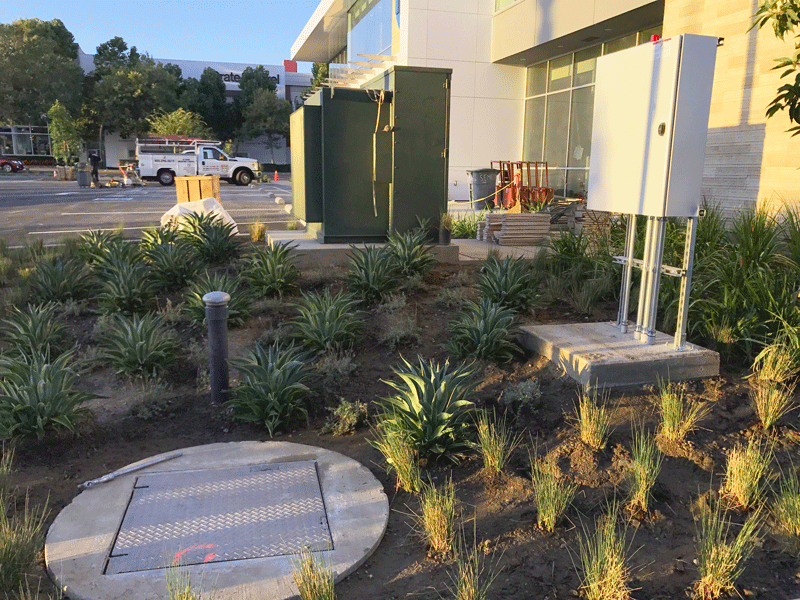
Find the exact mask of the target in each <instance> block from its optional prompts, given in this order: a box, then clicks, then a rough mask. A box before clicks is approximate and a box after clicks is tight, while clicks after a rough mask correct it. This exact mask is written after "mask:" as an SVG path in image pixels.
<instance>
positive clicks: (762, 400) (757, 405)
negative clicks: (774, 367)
mask: <svg viewBox="0 0 800 600" xmlns="http://www.w3.org/2000/svg"><path fill="white" fill-rule="evenodd" d="M794 387H795V386H794V384H790V385H785V384H782V383H779V382H777V381H758V380H756V381H754V382H753V383H752V388H751V389H750V403H751V404H752V406H753V410H754V411H755V413H756V415H758V420H759V421H761V426H762V427H763V428H764V430H765V431H769V430H771V429H772V427H773V426H774V425H775V424H776V423H777V422H778V421H779V420H780V419H781V417H783V416H784V415H785V414H786V413H788V412H790V411H791V410H792V409H793V408H794V400H793V396H794Z"/></svg>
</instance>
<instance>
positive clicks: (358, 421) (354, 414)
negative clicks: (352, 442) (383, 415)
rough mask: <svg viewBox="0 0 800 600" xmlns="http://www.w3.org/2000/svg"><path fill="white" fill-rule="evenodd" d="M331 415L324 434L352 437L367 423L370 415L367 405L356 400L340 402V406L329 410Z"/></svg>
mask: <svg viewBox="0 0 800 600" xmlns="http://www.w3.org/2000/svg"><path fill="white" fill-rule="evenodd" d="M328 410H329V411H330V412H331V414H330V415H329V416H328V419H327V420H326V421H325V425H324V426H323V427H322V433H330V434H333V435H350V434H351V433H355V432H356V430H357V429H358V428H359V427H363V426H364V425H365V424H366V422H367V417H368V416H369V413H368V411H367V405H366V404H364V403H363V402H359V401H358V400H356V401H355V402H348V401H347V400H345V399H344V398H341V399H340V400H339V406H337V407H336V408H331V409H328Z"/></svg>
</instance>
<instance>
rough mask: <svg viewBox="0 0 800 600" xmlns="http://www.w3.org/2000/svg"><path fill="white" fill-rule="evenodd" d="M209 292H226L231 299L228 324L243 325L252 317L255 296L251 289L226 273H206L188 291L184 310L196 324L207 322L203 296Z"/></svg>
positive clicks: (233, 325)
mask: <svg viewBox="0 0 800 600" xmlns="http://www.w3.org/2000/svg"><path fill="white" fill-rule="evenodd" d="M209 292H225V293H226V294H228V295H229V296H230V297H231V299H230V301H229V302H228V325H229V326H230V327H241V326H242V325H244V324H245V322H246V321H247V319H248V318H249V317H250V313H251V310H252V303H253V297H252V294H251V293H250V291H249V290H247V289H245V288H243V287H241V286H240V285H239V281H238V280H237V279H236V278H235V277H232V276H229V275H226V274H225V273H214V274H211V273H208V272H206V273H204V274H203V275H201V276H200V277H198V278H197V279H196V280H195V281H194V282H193V283H192V284H191V285H190V286H189V290H188V291H187V293H186V302H184V304H183V312H184V313H185V314H186V315H187V316H188V317H189V318H190V319H191V320H192V321H194V323H195V324H196V325H203V324H205V322H206V305H205V302H203V296H205V295H206V294H208V293H209Z"/></svg>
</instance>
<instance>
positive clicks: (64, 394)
mask: <svg viewBox="0 0 800 600" xmlns="http://www.w3.org/2000/svg"><path fill="white" fill-rule="evenodd" d="M72 358H73V356H72V352H71V351H70V352H65V353H64V354H61V355H60V356H59V357H58V358H55V359H53V360H51V359H50V353H49V352H44V353H42V354H22V355H21V356H20V358H18V359H15V358H11V357H8V356H0V433H2V435H3V437H11V436H15V435H36V437H37V438H39V439H42V438H43V437H44V435H45V433H46V432H47V431H49V430H51V429H56V430H57V429H67V430H69V431H73V432H74V431H75V423H76V421H77V420H79V419H80V418H83V417H84V416H86V414H87V413H88V409H87V408H85V407H83V406H81V404H83V403H84V402H86V401H87V400H90V399H91V398H92V396H91V395H90V394H87V393H84V392H78V391H75V390H74V389H73V387H74V384H75V381H76V380H77V378H78V376H79V372H78V371H77V370H76V369H75V368H74V366H73V364H72V362H73V361H72Z"/></svg>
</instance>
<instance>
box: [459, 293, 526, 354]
mask: <svg viewBox="0 0 800 600" xmlns="http://www.w3.org/2000/svg"><path fill="white" fill-rule="evenodd" d="M513 324H514V312H513V311H512V310H510V309H508V308H502V307H500V306H498V305H497V304H494V303H493V302H492V301H491V300H489V299H488V298H483V299H482V300H481V302H480V304H476V303H475V302H470V301H466V312H464V313H462V314H461V315H460V316H459V317H458V318H457V319H456V320H455V321H453V322H452V323H450V340H449V341H448V342H447V344H446V347H447V350H448V351H449V352H450V353H452V354H454V355H455V356H458V357H460V358H464V357H467V356H474V357H476V358H485V359H488V360H494V361H497V362H501V363H505V362H511V361H512V360H513V359H514V352H515V350H516V349H517V347H516V346H515V345H514V343H513V342H511V340H510V338H511V327H512V326H513Z"/></svg>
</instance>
